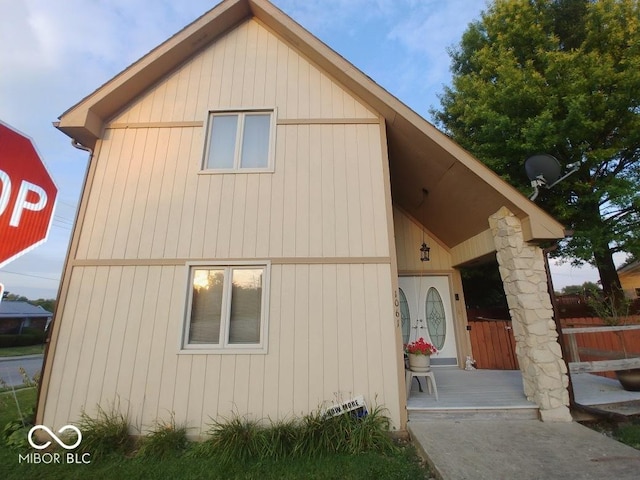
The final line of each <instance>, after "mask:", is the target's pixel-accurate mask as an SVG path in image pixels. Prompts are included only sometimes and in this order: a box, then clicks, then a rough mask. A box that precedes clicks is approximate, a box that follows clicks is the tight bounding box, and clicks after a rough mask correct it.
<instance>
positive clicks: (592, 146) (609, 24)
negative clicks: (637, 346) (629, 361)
mask: <svg viewBox="0 0 640 480" xmlns="http://www.w3.org/2000/svg"><path fill="white" fill-rule="evenodd" d="M639 3H640V2H639V1H638V0H495V1H494V2H493V3H492V4H491V5H490V6H489V7H488V8H487V10H486V11H485V12H483V14H482V16H481V18H480V20H478V21H476V22H474V23H472V24H470V25H469V27H468V28H467V30H466V31H465V33H464V35H463V37H462V40H461V42H460V44H459V46H458V47H457V48H454V49H452V50H451V51H450V52H449V53H450V56H451V59H452V72H453V81H452V86H451V87H449V88H445V90H444V93H443V94H442V95H441V97H440V101H441V110H440V111H433V112H432V114H433V115H434V119H435V121H436V124H437V125H438V126H439V127H440V128H442V129H443V130H444V131H445V132H446V133H447V134H448V135H450V136H451V137H453V138H454V139H455V140H456V141H457V142H458V143H460V144H461V145H462V146H463V147H465V148H467V149H468V150H469V151H471V152H472V153H473V154H475V155H476V156H477V157H478V158H479V159H480V160H481V161H483V162H484V163H486V164H487V165H488V166H489V167H490V168H492V169H493V170H494V171H496V172H497V173H498V174H500V175H501V176H502V177H503V178H505V179H506V180H507V181H508V182H510V183H511V184H513V185H515V186H516V187H518V188H519V189H520V190H521V191H522V192H523V193H525V194H526V195H529V194H530V193H531V192H532V189H531V186H530V182H529V180H528V178H527V177H526V174H525V171H524V167H523V164H524V160H525V159H526V158H527V157H529V156H531V155H532V154H536V153H550V154H552V155H553V156H555V157H556V158H557V159H558V160H559V161H560V163H561V164H563V165H568V164H571V163H578V164H579V165H580V167H579V170H578V172H577V173H575V174H573V175H571V176H570V177H568V178H567V179H566V180H564V181H563V182H561V183H559V184H558V185H556V186H555V187H554V188H553V189H552V190H542V192H541V195H540V196H539V197H538V200H537V203H539V204H540V205H541V206H542V207H543V208H544V209H546V210H547V211H548V212H550V213H551V214H552V215H554V216H555V217H556V218H557V219H558V220H559V221H560V222H562V223H563V224H564V225H565V226H566V227H567V229H568V230H569V231H571V232H572V234H571V236H570V237H568V238H567V239H566V240H565V241H563V242H562V243H561V245H560V248H559V249H558V250H557V251H556V253H555V255H556V256H561V257H565V258H566V257H569V258H571V259H572V261H573V262H574V263H575V264H580V263H583V262H589V263H591V264H593V265H595V266H596V267H597V268H598V270H599V273H600V279H601V282H602V285H603V288H604V289H605V291H608V292H611V291H613V290H615V289H616V288H619V280H618V277H617V273H616V271H615V266H614V263H613V259H612V255H613V254H614V253H615V252H618V251H624V252H627V253H629V254H632V255H638V254H639V253H640V195H639V193H638V192H639V190H640V165H639V164H640V162H639V159H640V5H639Z"/></svg>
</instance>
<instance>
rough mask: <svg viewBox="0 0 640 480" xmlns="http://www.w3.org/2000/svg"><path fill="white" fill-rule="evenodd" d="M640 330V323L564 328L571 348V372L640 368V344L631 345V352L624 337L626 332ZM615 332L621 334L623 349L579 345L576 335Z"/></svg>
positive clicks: (563, 331) (617, 334)
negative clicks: (589, 359) (582, 358)
mask: <svg viewBox="0 0 640 480" xmlns="http://www.w3.org/2000/svg"><path fill="white" fill-rule="evenodd" d="M634 330H640V325H622V326H593V327H577V328H563V329H562V333H563V334H564V335H565V337H566V340H567V342H566V343H567V348H568V350H569V352H568V353H569V359H568V360H569V362H568V363H569V372H570V373H596V372H610V371H615V370H627V369H630V368H640V351H638V350H639V349H640V345H631V346H629V347H630V349H631V350H635V351H632V352H629V351H628V349H627V348H626V346H625V343H624V342H625V340H624V337H623V333H624V332H630V331H634ZM594 333H599V334H603V333H604V334H612V333H613V334H615V335H616V336H619V338H620V342H621V345H622V350H618V349H616V350H613V349H609V350H606V349H603V348H592V347H588V346H579V342H578V340H577V338H576V335H581V334H594ZM581 355H582V356H583V357H585V356H588V357H596V358H598V357H600V358H604V360H592V361H582V360H581V358H580V357H581Z"/></svg>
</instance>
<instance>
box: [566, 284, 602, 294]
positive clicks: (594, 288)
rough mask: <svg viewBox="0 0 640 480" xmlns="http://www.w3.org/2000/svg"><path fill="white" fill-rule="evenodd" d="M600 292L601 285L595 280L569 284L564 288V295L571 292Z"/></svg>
mask: <svg viewBox="0 0 640 480" xmlns="http://www.w3.org/2000/svg"><path fill="white" fill-rule="evenodd" d="M598 292H600V287H599V286H598V285H597V284H596V283H593V282H584V283H583V284H582V285H567V286H566V287H564V288H563V289H562V294H563V295H569V294H580V295H588V294H591V295H593V294H596V293H598Z"/></svg>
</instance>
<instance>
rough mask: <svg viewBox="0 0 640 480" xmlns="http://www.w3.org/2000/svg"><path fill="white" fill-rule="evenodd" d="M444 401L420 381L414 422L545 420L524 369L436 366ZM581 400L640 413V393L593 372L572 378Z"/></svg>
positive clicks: (411, 410) (411, 406)
mask: <svg viewBox="0 0 640 480" xmlns="http://www.w3.org/2000/svg"><path fill="white" fill-rule="evenodd" d="M433 372H434V376H435V380H436V384H437V387H438V400H436V399H435V395H433V394H431V395H430V394H429V392H428V389H427V385H426V384H425V380H424V378H420V381H421V384H422V389H423V390H424V391H423V392H420V391H419V386H418V382H417V381H416V380H415V379H414V380H413V381H412V385H411V393H410V396H409V398H408V400H407V411H408V414H409V420H411V419H413V420H418V419H428V418H440V417H449V418H496V417H498V418H505V417H507V418H517V419H527V418H531V419H537V418H539V411H538V406H537V405H536V404H535V403H533V402H530V401H528V400H527V398H526V396H525V394H524V389H523V383H522V373H521V372H520V371H519V370H471V371H467V370H463V369H460V368H457V367H434V368H433ZM571 380H572V383H573V389H574V393H575V400H576V403H578V404H580V405H585V406H590V407H598V408H601V409H604V410H607V409H611V408H615V410H616V411H619V410H622V411H624V410H626V411H627V412H628V413H627V414H638V413H640V392H629V391H626V390H624V389H623V388H622V387H621V386H620V383H619V382H618V381H617V380H613V379H610V378H605V377H601V376H598V375H593V374H589V373H582V374H573V375H572V376H571Z"/></svg>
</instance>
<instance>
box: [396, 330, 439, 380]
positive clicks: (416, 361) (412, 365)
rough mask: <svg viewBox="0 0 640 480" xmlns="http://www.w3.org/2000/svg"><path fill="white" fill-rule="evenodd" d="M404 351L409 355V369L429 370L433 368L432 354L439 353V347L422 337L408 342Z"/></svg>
mask: <svg viewBox="0 0 640 480" xmlns="http://www.w3.org/2000/svg"><path fill="white" fill-rule="evenodd" d="M404 351H405V353H406V354H407V356H408V357H409V369H410V370H413V371H414V372H428V371H429V370H430V369H431V355H433V354H435V353H438V349H437V348H436V347H435V346H434V345H433V344H431V343H429V342H427V341H426V340H425V339H424V338H422V337H420V338H419V339H418V340H416V341H414V342H409V343H407V344H406V345H405V346H404Z"/></svg>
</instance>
